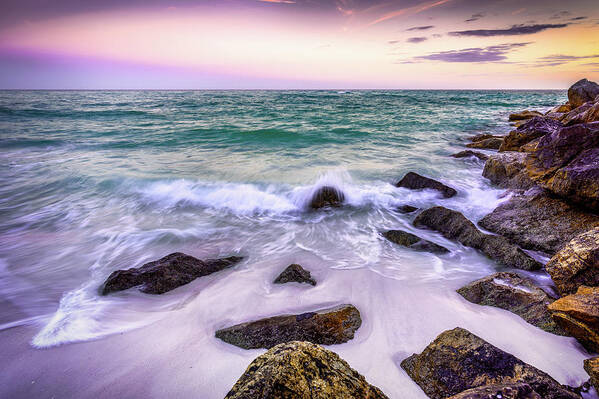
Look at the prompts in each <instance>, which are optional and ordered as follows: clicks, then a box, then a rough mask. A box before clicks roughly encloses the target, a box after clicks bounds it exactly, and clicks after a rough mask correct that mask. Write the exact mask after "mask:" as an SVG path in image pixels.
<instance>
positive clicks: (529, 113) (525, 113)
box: [509, 110, 543, 121]
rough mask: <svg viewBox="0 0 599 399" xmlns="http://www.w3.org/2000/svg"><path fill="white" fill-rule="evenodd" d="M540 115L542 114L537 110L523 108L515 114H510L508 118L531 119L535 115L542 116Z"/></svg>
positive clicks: (513, 119)
mask: <svg viewBox="0 0 599 399" xmlns="http://www.w3.org/2000/svg"><path fill="white" fill-rule="evenodd" d="M542 115H543V114H542V113H540V112H539V111H529V110H525V111H522V112H517V113H515V114H510V117H509V120H510V121H520V120H524V119H531V118H534V117H535V116H542Z"/></svg>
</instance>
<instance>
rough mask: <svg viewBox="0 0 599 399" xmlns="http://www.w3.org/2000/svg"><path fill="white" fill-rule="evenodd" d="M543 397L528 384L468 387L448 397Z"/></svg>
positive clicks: (498, 398) (534, 398)
mask: <svg viewBox="0 0 599 399" xmlns="http://www.w3.org/2000/svg"><path fill="white" fill-rule="evenodd" d="M500 398H501V399H543V398H542V397H541V395H539V394H538V393H536V392H535V391H534V390H533V389H532V388H531V387H530V385H528V384H525V383H522V382H521V383H515V384H494V385H485V386H482V387H478V388H472V389H468V390H466V391H464V392H462V393H459V394H457V395H454V396H452V397H451V398H449V399H500Z"/></svg>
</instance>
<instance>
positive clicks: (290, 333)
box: [216, 305, 362, 349]
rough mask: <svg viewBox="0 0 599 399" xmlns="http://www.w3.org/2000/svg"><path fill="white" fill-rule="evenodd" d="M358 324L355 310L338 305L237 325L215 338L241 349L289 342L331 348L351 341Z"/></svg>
mask: <svg viewBox="0 0 599 399" xmlns="http://www.w3.org/2000/svg"><path fill="white" fill-rule="evenodd" d="M361 324H362V319H361V318H360V312H359V311H358V309H356V308H355V307H354V306H353V305H341V306H337V307H334V308H330V309H324V310H319V311H315V312H307V313H302V314H298V315H284V316H275V317H269V318H267V319H261V320H257V321H251V322H248V323H242V324H237V325H234V326H232V327H228V328H223V329H222V330H218V331H217V332H216V338H219V339H221V340H223V341H225V342H227V343H229V344H232V345H235V346H238V347H240V348H243V349H256V348H272V347H273V346H275V345H278V344H281V343H283V342H291V341H309V342H312V343H315V344H322V345H333V344H342V343H344V342H347V341H349V340H350V339H353V338H354V333H355V332H356V330H357V329H358V328H359V327H360V325H361Z"/></svg>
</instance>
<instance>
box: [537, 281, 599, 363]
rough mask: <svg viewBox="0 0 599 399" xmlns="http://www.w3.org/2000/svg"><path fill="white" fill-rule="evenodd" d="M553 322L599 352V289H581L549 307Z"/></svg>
mask: <svg viewBox="0 0 599 399" xmlns="http://www.w3.org/2000/svg"><path fill="white" fill-rule="evenodd" d="M548 309H549V310H550V311H551V312H552V316H553V320H555V322H556V323H557V324H558V325H559V326H561V327H562V328H563V329H564V330H565V331H566V332H568V334H570V335H571V336H573V337H574V338H576V339H577V340H578V341H579V342H580V343H581V344H582V346H584V347H585V348H586V349H587V350H589V351H591V352H599V287H584V286H582V287H580V288H578V291H576V294H570V295H568V296H565V297H563V298H560V299H558V300H556V301H555V302H553V303H552V304H551V305H549V306H548Z"/></svg>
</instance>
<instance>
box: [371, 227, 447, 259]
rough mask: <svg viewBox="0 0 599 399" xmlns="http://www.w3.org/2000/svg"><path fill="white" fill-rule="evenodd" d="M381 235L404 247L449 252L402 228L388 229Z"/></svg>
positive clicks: (442, 252) (438, 252)
mask: <svg viewBox="0 0 599 399" xmlns="http://www.w3.org/2000/svg"><path fill="white" fill-rule="evenodd" d="M383 236H384V237H385V238H386V239H387V240H389V241H391V242H394V243H395V244H399V245H403V246H404V247H408V248H412V249H418V250H422V251H428V252H432V253H437V254H444V253H447V252H449V250H448V249H447V248H445V247H442V246H441V245H439V244H435V243H434V242H430V241H427V240H425V239H422V238H420V237H418V236H417V235H414V234H411V233H408V232H407V231H402V230H389V231H386V232H384V233H383Z"/></svg>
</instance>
